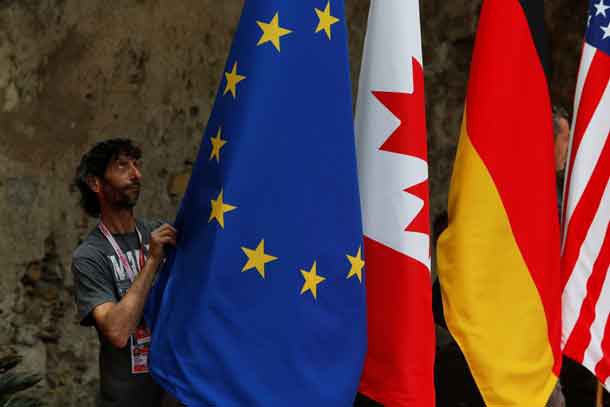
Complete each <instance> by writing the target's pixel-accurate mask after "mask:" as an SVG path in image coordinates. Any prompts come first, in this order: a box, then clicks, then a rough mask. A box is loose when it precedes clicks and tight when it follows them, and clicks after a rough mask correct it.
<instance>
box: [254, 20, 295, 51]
mask: <svg viewBox="0 0 610 407" xmlns="http://www.w3.org/2000/svg"><path fill="white" fill-rule="evenodd" d="M256 24H258V26H259V27H260V28H261V30H263V35H261V38H260V39H259V40H258V44H256V45H257V46H259V45H262V44H264V43H266V42H271V43H272V44H273V45H274V46H275V49H277V50H278V52H279V51H280V38H282V37H283V36H284V35H288V34H290V33H291V32H292V31H291V30H287V29H285V28H283V27H280V21H279V12H277V13H275V16H273V18H272V19H271V21H270V22H268V23H263V22H262V21H257V22H256Z"/></svg>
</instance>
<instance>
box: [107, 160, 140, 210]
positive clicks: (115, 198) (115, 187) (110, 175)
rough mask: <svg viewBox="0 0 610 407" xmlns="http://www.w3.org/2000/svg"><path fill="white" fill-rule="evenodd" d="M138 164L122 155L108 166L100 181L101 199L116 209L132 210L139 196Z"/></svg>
mask: <svg viewBox="0 0 610 407" xmlns="http://www.w3.org/2000/svg"><path fill="white" fill-rule="evenodd" d="M141 178H142V173H141V172H140V162H139V161H138V160H136V159H134V158H131V157H129V156H127V155H124V154H119V156H118V157H117V158H116V159H115V160H113V161H111V162H110V164H108V168H106V173H105V174H104V178H103V179H102V180H101V191H100V194H101V195H102V199H104V200H105V201H106V202H107V203H108V204H109V205H111V206H113V207H117V208H133V207H134V206H135V205H136V202H137V201H138V197H139V196H140V180H141Z"/></svg>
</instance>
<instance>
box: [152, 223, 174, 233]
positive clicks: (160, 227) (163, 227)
mask: <svg viewBox="0 0 610 407" xmlns="http://www.w3.org/2000/svg"><path fill="white" fill-rule="evenodd" d="M165 230H171V231H173V232H174V233H176V229H175V228H174V227H173V226H172V225H170V224H169V223H164V224H163V225H161V226H159V227H158V228H157V229H155V230H154V231H153V233H154V232H161V231H165Z"/></svg>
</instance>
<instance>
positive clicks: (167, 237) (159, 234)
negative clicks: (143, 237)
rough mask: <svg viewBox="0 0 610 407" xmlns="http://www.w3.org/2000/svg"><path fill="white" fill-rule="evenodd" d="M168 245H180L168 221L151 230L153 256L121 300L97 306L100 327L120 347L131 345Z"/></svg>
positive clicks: (96, 314)
mask: <svg viewBox="0 0 610 407" xmlns="http://www.w3.org/2000/svg"><path fill="white" fill-rule="evenodd" d="M166 244H171V245H175V244H176V230H175V229H174V228H173V227H172V226H171V225H169V224H164V225H162V226H161V227H159V228H157V229H155V230H154V231H153V232H152V233H151V235H150V250H149V257H148V259H147V260H146V263H145V264H144V267H143V268H142V270H141V271H140V272H139V273H138V276H137V277H136V279H135V280H134V282H133V284H132V285H131V287H130V288H129V290H127V294H125V296H124V297H123V298H122V299H121V301H119V302H118V303H113V302H107V303H104V304H101V305H98V306H97V307H95V308H94V309H93V319H94V320H95V323H96V325H97V327H98V329H99V330H100V332H101V333H102V334H103V335H104V336H105V337H106V338H107V339H108V340H109V341H110V343H112V345H114V346H115V347H117V348H124V347H125V346H127V342H128V341H129V336H130V335H131V334H132V333H133V332H134V331H135V330H136V327H137V325H138V323H139V322H140V320H141V318H142V313H143V311H144V305H145V304H146V299H147V298H148V293H149V291H150V288H151V286H152V283H153V281H154V278H155V274H156V272H157V268H158V267H159V265H160V264H161V261H162V260H163V257H164V252H163V246H164V245H166Z"/></svg>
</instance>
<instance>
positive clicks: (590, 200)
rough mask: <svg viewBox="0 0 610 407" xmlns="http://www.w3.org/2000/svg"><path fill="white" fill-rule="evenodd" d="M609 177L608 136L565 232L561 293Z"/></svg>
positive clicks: (609, 154)
mask: <svg viewBox="0 0 610 407" xmlns="http://www.w3.org/2000/svg"><path fill="white" fill-rule="evenodd" d="M609 177H610V135H609V136H607V137H606V143H605V144H604V148H603V150H602V152H601V155H600V157H599V160H598V162H597V164H596V165H595V168H594V169H593V173H592V174H591V178H590V179H589V183H588V184H587V186H586V188H585V190H584V192H583V194H582V197H581V198H580V201H578V204H577V205H576V208H574V212H573V214H572V217H571V218H570V222H569V224H568V228H567V230H566V233H567V238H566V242H565V247H564V249H563V257H562V259H561V262H562V264H561V267H562V274H561V286H562V291H563V289H565V286H566V284H567V282H568V280H569V278H570V276H571V275H572V272H573V271H574V267H575V266H576V262H577V261H578V256H579V254H580V248H581V247H582V244H583V242H584V240H585V238H586V237H587V232H588V231H589V228H590V227H591V223H592V222H593V218H594V217H595V214H596V213H597V211H598V209H599V205H600V203H601V199H602V196H603V194H604V190H605V189H606V185H607V183H608V178H609Z"/></svg>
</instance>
